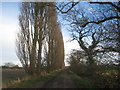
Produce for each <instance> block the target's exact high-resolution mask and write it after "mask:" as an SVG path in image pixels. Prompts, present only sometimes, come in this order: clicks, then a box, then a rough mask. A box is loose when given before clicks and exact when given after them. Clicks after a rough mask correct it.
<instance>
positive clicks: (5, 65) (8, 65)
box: [3, 62, 16, 67]
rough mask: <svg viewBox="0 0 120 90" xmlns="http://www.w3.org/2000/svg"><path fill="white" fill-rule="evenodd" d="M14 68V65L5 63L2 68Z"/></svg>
mask: <svg viewBox="0 0 120 90" xmlns="http://www.w3.org/2000/svg"><path fill="white" fill-rule="evenodd" d="M14 66H16V65H15V64H13V63H12V62H7V63H5V64H4V65H3V67H14Z"/></svg>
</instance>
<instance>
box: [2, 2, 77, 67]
mask: <svg viewBox="0 0 120 90" xmlns="http://www.w3.org/2000/svg"><path fill="white" fill-rule="evenodd" d="M19 7H20V2H0V12H1V15H0V66H1V65H4V64H5V63H7V62H12V63H14V64H18V65H19V66H21V63H20V61H19V59H18V57H17V55H16V50H15V48H16V46H15V40H16V34H17V32H18V31H19V25H18V16H19V13H20V12H19ZM61 29H62V34H63V39H64V47H65V60H66V58H67V54H69V53H70V51H71V50H72V49H78V48H79V45H78V43H77V42H76V41H72V42H68V40H70V35H69V32H68V31H67V30H66V29H65V28H61ZM65 64H66V65H68V64H67V62H66V61H65Z"/></svg>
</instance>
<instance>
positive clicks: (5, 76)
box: [2, 69, 27, 85]
mask: <svg viewBox="0 0 120 90" xmlns="http://www.w3.org/2000/svg"><path fill="white" fill-rule="evenodd" d="M25 76H27V73H26V72H25V71H24V70H23V69H2V85H4V84H7V83H9V82H10V81H12V80H18V79H21V78H23V77H25Z"/></svg>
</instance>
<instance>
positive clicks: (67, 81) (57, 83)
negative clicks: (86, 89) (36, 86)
mask: <svg viewBox="0 0 120 90" xmlns="http://www.w3.org/2000/svg"><path fill="white" fill-rule="evenodd" d="M42 88H76V86H75V83H74V81H73V80H72V78H71V74H69V73H68V72H61V73H60V74H59V75H58V76H57V77H55V78H53V79H51V80H48V82H46V83H45V84H44V85H43V87H42Z"/></svg>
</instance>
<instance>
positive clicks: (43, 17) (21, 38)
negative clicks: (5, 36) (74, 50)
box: [16, 2, 64, 75]
mask: <svg viewBox="0 0 120 90" xmlns="http://www.w3.org/2000/svg"><path fill="white" fill-rule="evenodd" d="M53 4H54V3H47V2H24V3H22V6H21V9H20V10H21V13H20V15H19V26H20V32H19V33H18V37H17V42H16V45H17V55H18V57H19V59H20V61H21V63H22V65H23V67H24V69H25V70H26V71H27V72H28V73H29V74H31V75H35V74H41V73H42V72H43V71H44V70H45V71H46V69H45V67H48V68H49V69H51V71H53V70H55V69H60V68H62V67H63V66H62V67H59V66H56V64H57V63H59V62H62V63H59V64H60V65H63V64H64V43H63V39H62V33H61V31H60V27H59V25H58V23H57V14H56V11H55V8H54V7H53V6H52V5H53ZM54 26H55V27H54ZM57 35H58V36H57ZM47 43H48V44H47ZM58 46H61V50H62V54H61V52H57V50H58V49H59V48H58ZM56 54H57V55H58V57H60V56H61V55H62V56H61V58H59V59H57V55H56ZM54 66H56V68H54ZM58 67H59V68H58Z"/></svg>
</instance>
